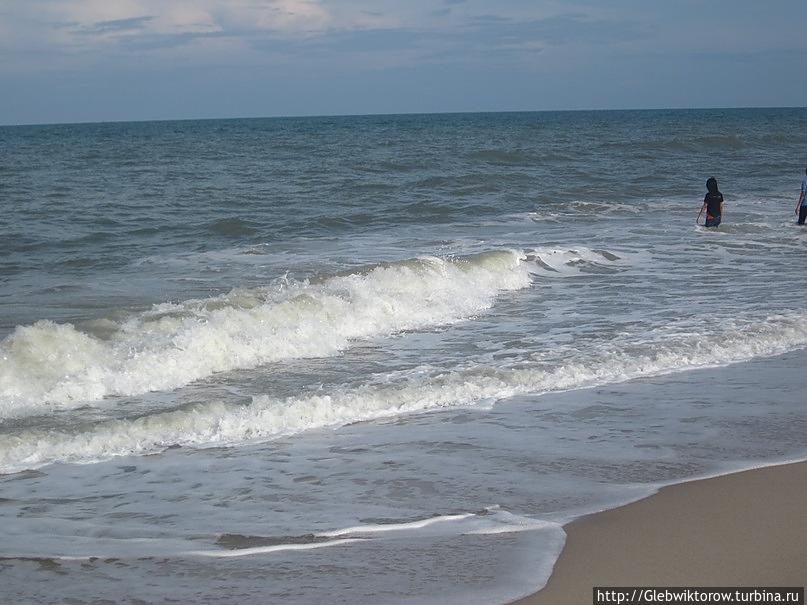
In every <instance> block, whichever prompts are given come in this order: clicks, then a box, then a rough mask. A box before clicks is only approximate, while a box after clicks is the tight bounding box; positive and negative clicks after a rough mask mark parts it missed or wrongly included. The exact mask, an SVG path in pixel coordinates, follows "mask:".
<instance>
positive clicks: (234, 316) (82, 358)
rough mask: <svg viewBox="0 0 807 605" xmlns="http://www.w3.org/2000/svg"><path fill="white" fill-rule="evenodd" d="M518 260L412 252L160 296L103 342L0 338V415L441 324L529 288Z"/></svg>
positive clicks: (73, 333)
mask: <svg viewBox="0 0 807 605" xmlns="http://www.w3.org/2000/svg"><path fill="white" fill-rule="evenodd" d="M529 283H530V274H529V271H528V268H527V266H526V263H525V262H524V257H523V255H522V254H521V253H520V252H516V251H513V250H499V251H493V252H487V253H482V254H478V255H475V256H470V257H464V258H451V259H442V258H436V257H426V258H419V259H415V260H410V261H404V262H400V263H391V264H385V265H381V266H376V267H373V268H370V269H368V270H366V271H359V272H354V273H351V274H347V275H341V276H335V277H331V278H328V279H324V280H322V281H320V282H318V283H309V282H302V283H288V282H284V281H279V282H278V283H277V284H276V285H275V287H273V288H263V289H255V290H234V291H233V292H230V293H229V294H227V295H225V296H220V297H216V298H211V299H205V300H190V301H186V302H184V303H181V304H163V305H158V306H156V307H154V308H153V309H151V310H150V311H149V312H146V313H142V314H139V315H137V316H135V317H133V318H131V319H129V320H128V321H126V322H123V323H121V324H119V326H118V329H117V330H116V331H114V333H113V334H112V336H111V337H110V338H109V339H107V340H102V339H99V338H96V337H93V336H90V335H88V334H85V333H83V332H81V331H79V330H76V329H75V328H74V327H73V326H71V325H69V324H61V325H60V324H56V323H53V322H50V321H39V322H37V323H36V324H34V325H31V326H22V327H18V328H16V330H15V331H14V332H13V333H12V334H11V335H10V336H8V337H7V338H6V339H4V340H3V341H2V342H0V416H1V417H12V416H21V415H31V414H38V413H43V412H45V411H49V410H52V409H58V408H71V407H78V406H81V405H84V404H86V403H87V402H93V401H98V400H100V399H102V398H103V397H105V396H109V395H138V394H142V393H146V392H149V391H156V390H170V389H174V388H177V387H180V386H183V385H185V384H188V383H190V382H192V381H194V380H198V379H201V378H205V377H208V376H210V375H212V374H214V373H216V372H222V371H227V370H233V369H237V368H252V367H256V366H258V365H260V364H264V363H269V362H274V361H280V360H285V359H293V358H304V357H319V356H328V355H334V354H336V353H338V352H339V351H341V350H344V349H345V348H347V347H348V346H349V345H350V342H351V341H352V340H354V339H362V338H372V337H378V336H384V335H387V334H390V333H394V332H398V331H401V330H409V329H418V328H423V327H429V326H435V325H441V324H447V323H451V322H455V321H459V320H461V319H464V318H467V317H470V316H473V315H474V314H477V313H479V312H481V311H483V310H485V309H487V308H489V307H490V306H491V305H492V304H493V302H494V300H495V297H496V296H497V295H498V294H499V293H501V292H503V291H507V290H516V289H519V288H524V287H526V286H528V285H529Z"/></svg>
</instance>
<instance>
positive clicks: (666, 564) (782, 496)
mask: <svg viewBox="0 0 807 605" xmlns="http://www.w3.org/2000/svg"><path fill="white" fill-rule="evenodd" d="M566 531H567V535H568V537H567V541H566V546H565V548H564V550H563V553H562V554H561V556H560V558H559V559H558V562H557V564H556V565H555V569H554V572H553V574H552V576H551V578H550V579H549V582H548V583H547V585H546V586H545V587H544V589H543V590H541V591H540V592H538V593H536V594H534V595H532V596H529V597H527V598H524V599H521V600H519V601H517V602H516V603H515V604H514V605H555V604H558V605H560V604H572V603H574V604H581V603H590V602H591V598H592V597H591V594H592V593H591V589H592V587H593V586H635V585H644V586H654V585H655V586H735V585H736V586H803V585H804V584H805V582H807V463H804V462H802V463H794V464H786V465H782V466H771V467H766V468H760V469H754V470H750V471H744V472H740V473H734V474H731V475H724V476H721V477H716V478H711V479H704V480H698V481H692V482H689V483H683V484H678V485H673V486H669V487H666V488H663V489H662V490H660V491H659V492H658V493H657V494H654V495H653V496H650V497H648V498H645V499H643V500H640V501H637V502H634V503H631V504H628V505H626V506H623V507H620V508H616V509H613V510H609V511H604V512H602V513H598V514H594V515H590V516H587V517H583V518H581V519H578V520H577V521H574V522H573V523H571V524H569V525H568V526H567V527H566Z"/></svg>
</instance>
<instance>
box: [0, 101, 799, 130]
mask: <svg viewBox="0 0 807 605" xmlns="http://www.w3.org/2000/svg"><path fill="white" fill-rule="evenodd" d="M743 109H807V106H800V105H782V106H776V105H766V106H754V105H736V106H731V107H622V108H577V109H503V110H474V111H411V112H378V113H335V114H313V113H312V114H286V115H266V116H228V117H200V118H151V119H145V118H144V119H133V120H98V121H90V120H87V121H75V122H27V123H26V122H18V123H0V128H25V127H29V126H82V125H91V124H146V123H151V122H217V121H228V120H294V119H305V118H309V119H316V118H320V119H324V118H365V117H367V118H370V117H395V116H440V115H444V116H451V115H480V114H500V113H510V114H516V113H583V112H603V113H606V112H629V111H727V110H728V111H732V110H743Z"/></svg>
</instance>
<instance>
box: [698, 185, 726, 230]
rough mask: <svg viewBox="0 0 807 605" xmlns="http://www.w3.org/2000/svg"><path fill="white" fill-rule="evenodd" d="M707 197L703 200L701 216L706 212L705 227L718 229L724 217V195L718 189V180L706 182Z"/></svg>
mask: <svg viewBox="0 0 807 605" xmlns="http://www.w3.org/2000/svg"><path fill="white" fill-rule="evenodd" d="M706 190H707V193H706V197H704V198H703V207H702V208H701V214H703V211H704V210H706V224H705V225H704V226H705V227H717V226H718V225H720V220H721V218H722V217H723V194H722V193H720V191H718V189H717V179H715V177H711V178H710V179H709V180H708V181H706Z"/></svg>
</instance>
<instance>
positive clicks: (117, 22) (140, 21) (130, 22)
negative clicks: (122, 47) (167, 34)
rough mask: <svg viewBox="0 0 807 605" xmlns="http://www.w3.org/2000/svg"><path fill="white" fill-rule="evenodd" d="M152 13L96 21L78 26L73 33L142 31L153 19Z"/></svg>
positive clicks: (92, 33) (91, 33)
mask: <svg viewBox="0 0 807 605" xmlns="http://www.w3.org/2000/svg"><path fill="white" fill-rule="evenodd" d="M153 20H154V17H153V16H152V15H144V16H142V17H129V18H128V19H113V20H111V21H98V22H96V23H93V24H92V25H90V26H87V27H81V28H78V29H76V30H74V31H75V33H78V34H87V35H94V34H109V33H124V32H127V33H128V32H137V31H142V30H143V29H144V28H145V26H146V25H148V23H149V22H150V21H153Z"/></svg>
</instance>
